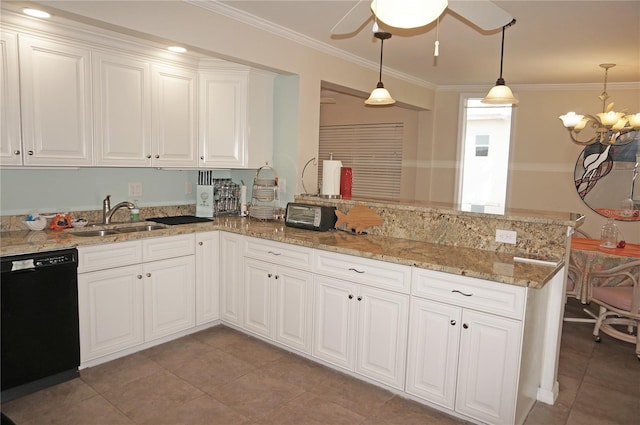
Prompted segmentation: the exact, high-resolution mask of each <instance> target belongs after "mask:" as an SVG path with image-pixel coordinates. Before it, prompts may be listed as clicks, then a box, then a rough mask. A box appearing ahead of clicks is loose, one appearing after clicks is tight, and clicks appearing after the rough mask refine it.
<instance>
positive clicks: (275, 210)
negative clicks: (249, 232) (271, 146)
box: [249, 165, 281, 220]
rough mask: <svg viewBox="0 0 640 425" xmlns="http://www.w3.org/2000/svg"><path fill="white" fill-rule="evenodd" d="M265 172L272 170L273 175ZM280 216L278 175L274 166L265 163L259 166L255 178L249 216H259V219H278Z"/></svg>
mask: <svg viewBox="0 0 640 425" xmlns="http://www.w3.org/2000/svg"><path fill="white" fill-rule="evenodd" d="M265 172H270V174H272V177H266V176H265ZM261 173H262V174H261ZM280 216H281V211H280V208H279V207H278V175H277V173H276V171H275V170H274V169H273V168H272V167H270V166H268V165H263V166H262V167H260V168H258V170H257V171H256V175H255V177H254V178H253V188H252V191H251V205H249V217H253V218H257V219H258V220H278V219H279V218H280Z"/></svg>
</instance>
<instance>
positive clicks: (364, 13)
mask: <svg viewBox="0 0 640 425" xmlns="http://www.w3.org/2000/svg"><path fill="white" fill-rule="evenodd" d="M372 16H373V12H371V0H360V1H359V2H358V3H356V4H355V5H354V6H353V7H352V8H351V10H349V11H348V12H347V14H346V15H344V16H343V17H342V19H340V21H338V23H337V24H335V26H334V27H333V28H331V34H334V35H343V34H351V33H352V32H354V31H357V30H358V29H359V28H360V27H361V26H362V24H364V23H365V22H366V21H367V20H369V19H370V18H371V17H372Z"/></svg>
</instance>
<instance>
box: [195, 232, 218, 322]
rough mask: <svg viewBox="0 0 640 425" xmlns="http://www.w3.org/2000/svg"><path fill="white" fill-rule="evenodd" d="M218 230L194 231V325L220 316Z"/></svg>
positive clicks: (211, 320)
mask: <svg viewBox="0 0 640 425" xmlns="http://www.w3.org/2000/svg"><path fill="white" fill-rule="evenodd" d="M219 268H220V232H218V231H214V232H205V233H196V325H202V324H204V323H208V322H213V321H215V320H218V319H219V318H220V274H219Z"/></svg>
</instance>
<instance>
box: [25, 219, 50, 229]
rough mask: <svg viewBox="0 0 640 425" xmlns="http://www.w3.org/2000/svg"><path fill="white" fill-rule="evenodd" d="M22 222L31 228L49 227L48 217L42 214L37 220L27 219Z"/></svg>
mask: <svg viewBox="0 0 640 425" xmlns="http://www.w3.org/2000/svg"><path fill="white" fill-rule="evenodd" d="M22 223H24V225H25V226H27V227H28V228H29V230H44V228H45V227H47V219H46V218H44V217H42V216H39V217H36V219H35V220H31V221H26V220H25V221H23V222H22Z"/></svg>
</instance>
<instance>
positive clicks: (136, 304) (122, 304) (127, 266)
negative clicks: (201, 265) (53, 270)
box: [78, 235, 195, 363]
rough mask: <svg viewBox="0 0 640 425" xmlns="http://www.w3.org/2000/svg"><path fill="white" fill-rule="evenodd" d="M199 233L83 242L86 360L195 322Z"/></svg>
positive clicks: (80, 276) (82, 338)
mask: <svg viewBox="0 0 640 425" xmlns="http://www.w3.org/2000/svg"><path fill="white" fill-rule="evenodd" d="M194 250H195V239H194V235H178V236H168V237H162V238H151V239H144V240H142V241H131V242H122V243H113V244H108V245H97V246H88V247H79V248H78V256H79V264H78V301H79V303H78V304H79V307H78V310H79V315H80V360H81V363H86V362H87V361H90V360H94V359H97V358H99V357H103V356H107V355H109V354H113V353H117V352H118V351H121V350H125V349H130V348H132V347H135V346H136V345H140V344H143V343H145V342H148V341H152V340H154V339H158V338H161V337H165V336H167V335H170V334H173V333H176V332H179V331H182V330H186V329H189V328H192V327H193V326H194V324H195V307H194V306H195V258H194Z"/></svg>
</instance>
